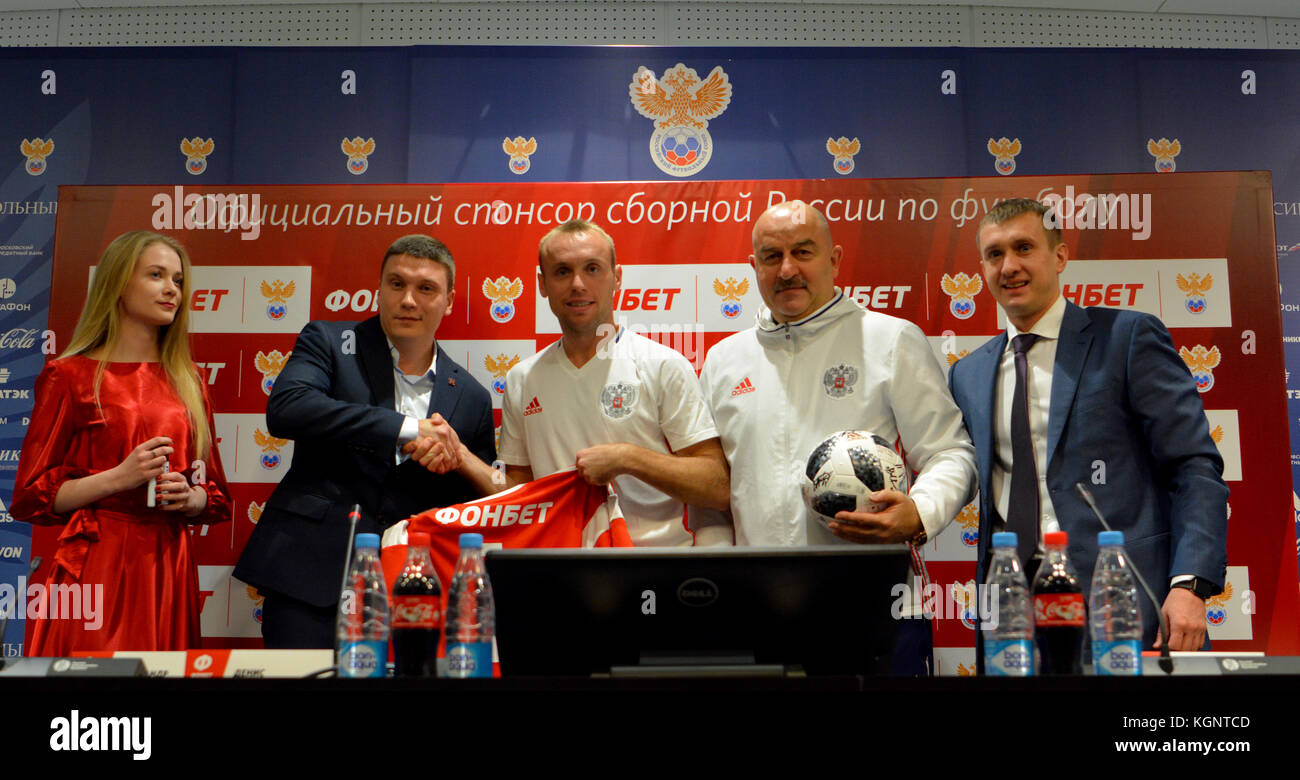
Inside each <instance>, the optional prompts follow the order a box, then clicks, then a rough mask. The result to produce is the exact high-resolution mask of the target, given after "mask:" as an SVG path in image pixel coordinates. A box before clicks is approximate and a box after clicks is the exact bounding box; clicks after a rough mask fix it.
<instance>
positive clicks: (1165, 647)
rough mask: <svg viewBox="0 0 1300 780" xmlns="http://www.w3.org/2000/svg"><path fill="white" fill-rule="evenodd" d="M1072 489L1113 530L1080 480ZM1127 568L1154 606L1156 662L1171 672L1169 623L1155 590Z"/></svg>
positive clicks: (1104, 524)
mask: <svg viewBox="0 0 1300 780" xmlns="http://www.w3.org/2000/svg"><path fill="white" fill-rule="evenodd" d="M1074 489H1075V491H1076V492H1077V493H1078V494H1079V498H1082V499H1083V500H1084V502H1086V503H1087V504H1088V508H1089V509H1091V510H1092V513H1093V514H1094V515H1096V516H1097V520H1099V521H1100V522H1101V527H1102V528H1105V529H1106V530H1107V531H1110V530H1113V529H1111V527H1110V523H1107V522H1106V518H1104V517H1102V516H1101V510H1100V509H1098V508H1097V502H1096V501H1093V500H1092V493H1089V492H1088V488H1086V487H1084V486H1083V483H1082V482H1076V483H1074ZM1129 569H1130V570H1131V571H1132V572H1133V577H1134V579H1136V580H1137V581H1138V584H1139V585H1141V586H1142V590H1144V591H1145V592H1146V594H1147V598H1148V599H1150V600H1151V603H1152V604H1154V605H1155V608H1156V622H1157V623H1159V625H1160V662H1159V664H1158V665H1159V667H1160V671H1162V672H1164V673H1165V674H1173V673H1174V659H1173V658H1171V657H1170V656H1169V624H1168V622H1167V621H1166V620H1165V614H1164V612H1163V611H1162V610H1161V609H1160V602H1159V601H1157V600H1156V594H1155V591H1153V590H1151V586H1150V585H1148V584H1147V581H1146V578H1145V577H1143V576H1142V572H1140V571H1138V568H1137V567H1136V566H1130V567H1129ZM1093 660H1094V661H1095V660H1096V659H1093Z"/></svg>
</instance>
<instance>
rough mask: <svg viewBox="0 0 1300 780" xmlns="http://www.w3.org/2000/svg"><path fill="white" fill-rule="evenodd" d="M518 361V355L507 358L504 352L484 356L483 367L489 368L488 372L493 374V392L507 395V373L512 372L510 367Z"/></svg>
mask: <svg viewBox="0 0 1300 780" xmlns="http://www.w3.org/2000/svg"><path fill="white" fill-rule="evenodd" d="M518 362H519V356H518V355H515V356H514V357H511V358H507V357H506V355H505V353H504V352H502V353H501V354H499V355H497V356H496V357H492V356H491V355H488V356H486V357H484V358H483V367H484V368H486V369H487V370H488V373H490V374H492V392H494V393H496V394H497V395H505V393H506V374H508V373H510V369H512V368H514V367H515V364H516V363H518Z"/></svg>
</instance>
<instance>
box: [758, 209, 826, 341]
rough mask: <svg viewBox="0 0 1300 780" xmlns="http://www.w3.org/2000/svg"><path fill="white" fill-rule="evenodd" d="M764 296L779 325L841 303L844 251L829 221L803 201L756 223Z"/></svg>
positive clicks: (766, 213) (760, 288)
mask: <svg viewBox="0 0 1300 780" xmlns="http://www.w3.org/2000/svg"><path fill="white" fill-rule="evenodd" d="M753 241H754V254H752V255H750V257H749V262H750V264H752V265H753V266H754V275H755V277H756V278H757V280H758V291H759V293H760V294H762V296H763V302H764V303H766V304H767V307H768V309H770V310H771V312H772V318H773V319H775V320H776V321H777V322H797V321H799V320H802V319H804V318H805V317H808V316H810V315H812V314H814V313H815V312H816V311H817V310H818V309H820V308H821V307H823V306H825V305H826V304H827V303H829V302H830V301H831V299H832V298H834V297H835V275H836V274H837V273H839V268H840V257H841V256H842V255H843V253H844V250H843V249H841V248H840V247H838V246H835V245H834V244H833V243H832V238H831V228H830V225H829V224H828V223H827V222H826V217H824V216H822V213H821V212H820V211H818V210H817V209H815V208H813V207H812V206H809V205H808V204H807V203H804V202H803V201H801V200H791V201H786V202H785V203H778V204H777V205H775V206H772V207H771V208H769V209H768V210H767V211H764V212H763V213H762V215H760V216H759V218H758V221H757V222H755V223H754V232H753Z"/></svg>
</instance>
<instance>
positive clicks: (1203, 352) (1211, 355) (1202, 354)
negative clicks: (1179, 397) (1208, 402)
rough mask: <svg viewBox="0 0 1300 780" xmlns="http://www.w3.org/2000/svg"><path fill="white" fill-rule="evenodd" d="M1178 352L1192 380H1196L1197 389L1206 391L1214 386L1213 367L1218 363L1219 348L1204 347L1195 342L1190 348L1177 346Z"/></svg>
mask: <svg viewBox="0 0 1300 780" xmlns="http://www.w3.org/2000/svg"><path fill="white" fill-rule="evenodd" d="M1178 354H1179V356H1180V357H1182V359H1183V362H1184V363H1186V364H1187V369H1188V370H1189V371H1191V372H1192V381H1194V382H1196V389H1197V391H1198V392H1202V393H1208V392H1209V391H1210V388H1212V387H1214V369H1215V367H1216V366H1218V365H1219V348H1218V347H1210V348H1209V349H1206V348H1205V347H1203V346H1201V345H1200V344H1197V345H1196V346H1194V347H1192V348H1191V349H1188V348H1187V347H1179V348H1178Z"/></svg>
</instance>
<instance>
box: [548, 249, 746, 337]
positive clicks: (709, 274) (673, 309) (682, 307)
mask: <svg viewBox="0 0 1300 780" xmlns="http://www.w3.org/2000/svg"><path fill="white" fill-rule="evenodd" d="M622 268H623V287H622V289H621V290H620V291H619V294H618V297H617V298H616V299H615V301H614V318H615V320H616V321H618V322H623V321H627V322H628V323H629V324H631V325H634V326H635V325H645V326H646V327H647V328H648V329H649V332H650V333H653V332H654V330H653V329H654V328H655V327H656V326H658V327H664V326H675V325H676V326H683V327H690V328H694V327H695V326H697V325H698V326H699V327H700V328H701V329H702V330H703V331H704V332H710V333H732V332H735V331H738V330H744V329H745V328H747V327H749V326H750V325H753V324H754V319H753V318H754V315H755V314H756V313H757V312H758V311H759V308H760V307H761V306H762V304H763V299H762V297H761V296H760V295H759V292H758V285H757V284H756V283H755V280H754V269H753V268H751V267H749V265H748V264H745V263H703V264H700V265H686V264H673V265H629V264H625V265H623V266H622ZM536 295H537V332H538V333H539V334H547V333H559V332H560V323H559V321H558V320H556V319H555V315H554V314H552V313H551V307H550V304H549V303H548V302H547V300H546V299H545V298H543V297H542V296H541V293H540V292H538V293H537V294H536Z"/></svg>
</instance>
